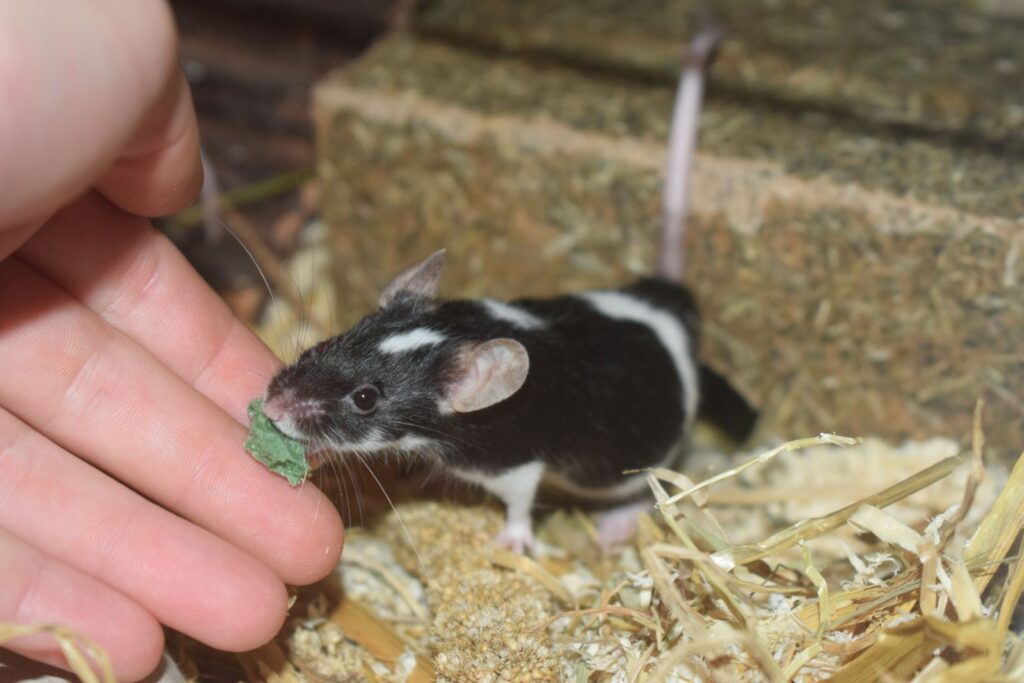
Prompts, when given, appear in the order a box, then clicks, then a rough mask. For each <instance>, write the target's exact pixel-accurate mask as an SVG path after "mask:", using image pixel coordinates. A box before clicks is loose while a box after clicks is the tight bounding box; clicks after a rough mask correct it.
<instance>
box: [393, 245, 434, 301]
mask: <svg viewBox="0 0 1024 683" xmlns="http://www.w3.org/2000/svg"><path fill="white" fill-rule="evenodd" d="M443 268H444V249H440V250H438V251H435V252H434V253H433V254H431V255H430V256H428V257H427V258H425V259H424V260H422V261H420V262H419V263H417V264H416V265H414V266H410V267H408V268H406V269H405V270H403V271H402V272H401V273H399V274H398V275H396V276H395V279H394V280H392V281H391V282H390V283H389V284H388V286H387V287H385V288H384V291H383V292H381V293H380V299H379V300H378V303H379V304H380V307H381V308H384V307H385V306H387V305H388V304H389V303H391V301H392V300H394V299H395V297H397V296H398V295H399V294H410V295H412V296H421V297H424V298H426V299H433V298H434V297H436V296H437V286H438V283H439V282H440V281H441V271H442V269H443Z"/></svg>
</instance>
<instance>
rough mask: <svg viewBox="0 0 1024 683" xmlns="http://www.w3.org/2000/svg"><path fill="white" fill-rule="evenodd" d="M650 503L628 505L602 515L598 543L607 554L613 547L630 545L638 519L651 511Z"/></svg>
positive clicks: (642, 502) (599, 521)
mask: <svg viewBox="0 0 1024 683" xmlns="http://www.w3.org/2000/svg"><path fill="white" fill-rule="evenodd" d="M650 507H651V502H650V501H646V500H645V501H641V502H635V503H626V504H625V505H620V506H619V507H614V508H612V509H611V510H608V511H607V512H604V513H602V514H601V517H600V519H599V520H598V523H597V541H598V543H600V544H601V549H602V550H604V551H605V552H607V551H608V550H610V549H611V548H612V547H614V546H617V545H622V544H623V543H628V542H629V541H631V540H632V539H633V536H635V535H636V528H637V518H638V517H639V515H640V513H641V512H644V511H646V510H649V509H650Z"/></svg>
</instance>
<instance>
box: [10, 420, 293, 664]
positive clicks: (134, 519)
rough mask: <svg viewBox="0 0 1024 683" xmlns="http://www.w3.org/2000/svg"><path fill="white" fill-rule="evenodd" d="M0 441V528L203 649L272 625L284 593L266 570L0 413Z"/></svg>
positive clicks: (279, 616)
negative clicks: (192, 639) (127, 600)
mask: <svg viewBox="0 0 1024 683" xmlns="http://www.w3.org/2000/svg"><path fill="white" fill-rule="evenodd" d="M0 435H3V436H2V438H3V441H2V442H0V472H2V476H0V528H3V529H6V530H8V531H9V532H10V533H12V534H14V535H16V536H18V537H19V538H21V539H31V541H32V545H34V546H35V547H36V548H37V549H38V550H39V551H41V552H44V553H46V554H48V555H50V556H52V557H53V558H55V559H57V560H60V561H62V562H64V563H66V564H68V565H70V566H71V567H73V568H75V569H76V570H77V571H79V572H81V573H84V574H86V575H88V576H93V577H103V581H104V583H106V584H107V585H108V586H111V587H112V588H114V589H116V590H117V591H119V592H120V593H123V594H124V595H126V596H128V597H130V598H131V599H132V600H134V601H135V602H137V603H138V604H139V605H140V606H142V607H143V608H145V609H146V611H148V612H149V613H150V614H152V615H153V616H154V617H155V618H156V619H157V620H158V621H160V622H161V623H164V624H166V625H168V626H170V627H171V628H174V629H177V630H180V631H182V632H184V633H187V634H189V635H191V636H193V637H195V638H197V639H199V640H201V641H203V642H205V643H208V644H210V645H211V646H213V647H218V648H221V649H228V650H241V649H248V648H252V647H255V646H257V645H259V644H261V643H262V642H264V641H265V640H266V639H267V638H269V637H271V636H272V635H273V634H274V633H275V632H276V631H277V629H278V628H279V627H280V625H281V623H282V621H283V619H284V615H285V611H286V605H287V593H286V591H285V589H284V585H283V584H282V583H281V581H280V579H279V578H278V577H277V576H275V575H274V573H273V572H271V571H270V569H269V568H267V567H266V566H264V565H263V564H261V563H260V562H258V561H256V560H255V559H254V558H252V557H251V556H249V555H247V554H246V553H244V552H242V551H241V550H239V549H238V548H236V547H234V546H233V545H231V544H230V543H227V542H225V541H223V540H221V539H219V538H217V537H215V536H213V535H212V534H210V533H209V532H207V531H205V530H203V529H200V528H199V527H196V526H195V525H192V524H189V523H188V522H186V521H185V520H183V519H181V518H179V517H175V516H174V515H173V514H171V513H169V512H167V511H166V510H163V509H161V508H159V507H157V506H156V505H153V504H152V503H150V502H149V501H147V500H146V499H145V498H143V497H141V496H139V495H138V494H137V493H134V492H133V491H130V490H129V489H127V488H125V487H124V486H122V485H120V484H119V483H117V482H115V481H114V480H112V479H110V478H109V477H107V476H106V475H104V474H103V473H101V472H99V471H97V470H95V469H93V468H92V467H90V466H89V465H87V464H86V463H84V462H82V461H81V460H79V459H78V458H76V457H74V456H73V455H71V454H70V453H68V452H67V451H64V450H62V449H60V448H59V447H57V446H56V445H54V444H53V443H52V442H50V441H48V440H46V439H45V438H43V437H42V436H41V435H40V434H38V433H37V432H35V431H34V430H32V429H31V428H29V427H28V426H27V425H25V424H23V423H21V422H19V421H18V420H17V419H16V418H14V417H13V416H12V415H11V414H10V413H8V412H6V411H0ZM5 592H6V591H5ZM29 600H31V596H29ZM21 602H25V600H24V599H23V600H22V601H21ZM76 609H77V608H76ZM129 635H130V634H128V633H125V634H123V636H122V637H128V636H129Z"/></svg>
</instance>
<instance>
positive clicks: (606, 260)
mask: <svg viewBox="0 0 1024 683" xmlns="http://www.w3.org/2000/svg"><path fill="white" fill-rule="evenodd" d="M671 98H672V89H671V87H668V86H666V87H661V86H658V85H652V84H650V83H641V82H637V81H635V80H632V81H631V80H623V79H617V78H613V77H610V76H595V75H591V74H584V73H580V72H579V71H576V70H573V69H570V68H561V67H558V66H556V65H552V64H544V65H534V64H532V63H530V62H527V61H524V60H520V59H512V58H500V59H496V58H489V57H484V56H481V55H479V54H478V53H471V52H468V51H465V50H459V49H455V48H450V47H446V46H442V45H437V44H432V43H423V42H415V41H412V40H409V39H408V38H406V37H398V38H395V39H392V40H390V41H388V42H385V43H383V44H381V45H380V46H378V48H377V49H376V50H375V51H373V52H372V53H371V54H370V55H369V56H368V57H367V58H366V59H365V60H364V61H363V62H362V63H360V64H359V65H358V66H356V67H355V68H354V69H352V70H350V71H346V72H341V73H336V74H334V75H332V76H330V77H328V78H327V79H326V80H325V81H324V82H323V83H322V84H321V85H320V86H319V88H318V89H317V92H316V98H315V110H316V118H317V122H318V135H319V145H320V155H321V163H320V174H321V177H322V179H323V181H324V190H323V191H324V210H325V217H326V219H327V221H328V222H329V223H330V224H331V226H332V228H333V230H332V233H331V240H332V250H333V254H334V258H335V267H336V272H337V274H338V304H339V305H338V312H339V315H338V318H340V319H341V320H340V321H339V322H340V323H341V326H342V327H343V326H344V325H345V324H349V323H351V322H354V321H355V320H356V319H358V318H359V317H361V316H362V315H363V314H365V313H366V312H368V311H369V310H371V309H372V307H373V306H374V302H375V301H376V297H377V294H378V292H379V290H380V288H381V287H382V286H383V285H384V284H385V283H386V281H387V280H388V279H389V278H390V277H391V275H393V274H394V273H395V272H397V271H398V270H399V269H400V268H401V267H403V266H404V265H407V264H408V263H410V262H413V261H414V260H416V259H418V258H421V257H422V256H423V255H425V254H428V253H430V252H431V251H433V250H434V249H436V248H438V247H440V246H445V247H447V248H448V250H449V267H448V272H447V274H446V278H445V281H444V285H443V292H444V293H445V294H446V295H449V296H451V295H458V296H481V295H490V296H498V297H513V296H522V295H545V294H552V293H555V292H563V291H572V290H578V289H583V288H588V287H596V286H613V285H615V284H618V283H621V282H623V281H625V280H626V279H628V278H629V277H630V276H631V275H633V274H640V273H645V272H649V270H650V268H651V267H652V266H653V262H654V248H655V244H656V239H655V235H656V232H657V222H658V216H659V201H660V183H661V173H662V163H663V156H664V149H663V147H664V139H665V136H666V129H665V126H666V122H667V120H668V114H669V111H670V106H671ZM702 125H703V128H702V134H701V149H702V152H701V154H700V155H699V156H698V159H697V162H696V177H695V186H694V198H693V199H694V202H693V213H694V217H693V221H692V227H691V229H690V231H689V235H688V237H689V244H688V249H689V258H688V261H689V263H690V270H689V273H688V276H687V279H688V281H689V283H690V284H691V286H692V287H693V288H694V289H695V291H696V294H697V296H698V299H699V302H700V305H701V309H702V312H703V316H704V319H705V321H706V328H707V335H706V342H705V351H704V352H705V356H706V357H707V358H708V359H709V360H710V362H711V363H712V365H715V366H717V367H718V368H719V369H721V370H723V371H725V372H726V373H727V374H728V375H729V376H730V377H731V378H732V379H733V381H734V382H735V383H736V384H737V385H738V386H739V387H740V388H741V389H742V390H743V391H744V392H745V393H746V394H747V395H748V396H749V397H750V398H751V399H752V400H753V401H754V402H755V403H757V404H759V405H760V406H762V407H764V408H766V409H767V411H768V412H769V413H771V414H773V415H774V417H775V422H774V424H775V426H777V427H778V428H779V429H780V431H781V432H782V433H783V434H784V435H785V436H793V435H797V434H806V433H816V432H819V431H837V432H844V433H874V434H879V435H880V436H883V437H887V438H890V439H894V440H902V439H905V438H924V437H927V436H933V435H937V434H938V435H947V436H951V437H954V438H962V436H963V435H964V434H968V433H969V425H968V421H969V415H970V409H971V406H972V404H973V401H974V398H975V396H976V394H977V393H978V392H981V391H988V392H991V393H992V395H993V400H992V402H991V410H992V416H993V419H992V428H991V430H990V433H989V437H990V443H991V444H992V445H993V446H994V447H996V448H998V449H1000V450H1001V451H1002V452H1004V453H1009V452H1015V449H1017V448H1018V447H1019V443H1018V441H1017V436H1018V435H1019V434H1020V433H1021V432H1022V431H1024V402H1022V401H1021V399H1020V398H1019V397H1020V396H1021V395H1024V362H1022V357H1021V351H1020V349H1021V348H1024V258H1021V257H1020V254H1021V250H1022V246H1024V238H1022V236H1021V235H1022V233H1021V222H1020V218H1019V217H1020V216H1021V215H1022V214H1024V196H1022V195H1021V194H1020V192H1019V177H1020V176H1019V163H1020V162H1019V159H1017V158H1016V157H1014V156H1012V155H1010V154H1005V155H999V154H995V153H993V152H991V151H988V150H986V149H985V148H974V147H951V146H949V145H947V144H944V143H941V142H939V141H929V140H928V139H922V138H907V136H905V135H899V136H897V135H896V134H893V133H889V132H885V131H881V130H871V129H865V128H861V127H858V126H857V125H855V124H853V123H851V122H850V121H849V120H847V119H844V118H843V117H828V116H825V115H823V114H821V113H814V112H808V113H803V112H794V111H791V110H789V109H773V108H771V107H768V106H758V105H754V104H751V103H736V102H732V101H728V100H716V99H712V100H711V102H710V103H709V105H708V107H707V109H706V111H705V113H704V115H703V121H702Z"/></svg>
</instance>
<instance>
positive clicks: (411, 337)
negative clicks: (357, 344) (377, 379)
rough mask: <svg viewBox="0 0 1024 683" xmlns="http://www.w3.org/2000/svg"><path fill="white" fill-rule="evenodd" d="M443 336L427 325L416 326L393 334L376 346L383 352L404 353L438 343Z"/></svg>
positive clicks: (443, 338)
mask: <svg viewBox="0 0 1024 683" xmlns="http://www.w3.org/2000/svg"><path fill="white" fill-rule="evenodd" d="M444 340H445V336H444V335H443V334H441V333H440V332H438V331H437V330H432V329H430V328H429V327H417V328H415V329H412V330H409V331H408V332H400V333H398V334H393V335H391V336H390V337H388V338H387V339H385V340H384V341H382V342H381V343H380V345H379V346H378V347H377V348H378V349H379V350H380V351H381V352H383V353H405V352H407V351H412V350H413V349H419V348H422V347H424V346H433V345H434V344H440V343H441V342H443V341H444Z"/></svg>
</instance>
